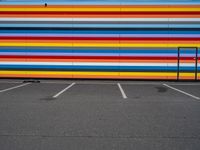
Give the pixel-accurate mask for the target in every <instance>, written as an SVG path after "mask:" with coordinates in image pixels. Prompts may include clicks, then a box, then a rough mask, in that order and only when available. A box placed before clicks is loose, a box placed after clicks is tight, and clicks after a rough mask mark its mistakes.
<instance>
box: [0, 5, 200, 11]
mask: <svg viewBox="0 0 200 150" xmlns="http://www.w3.org/2000/svg"><path fill="white" fill-rule="evenodd" d="M24 8H26V7H24ZM24 8H15V7H7V8H2V7H0V11H5V12H7V11H9V12H15V11H23V12H26V11H39V12H41V11H45V12H49V11H52V12H63V11H64V12H74V11H75V12H77V11H84V12H97V11H101V12H113V11H122V12H123V11H125V12H149V11H153V12H166V11H167V12H179V11H187V12H196V11H199V9H200V7H192V8H191V7H184V8H181V7H175V8H173V7H150V8H148V7H143V8H142V7H123V6H118V7H108V6H107V7H105V6H104V7H99V6H90V7H83V6H82V7H77V6H71V7H70V6H68V7H67V6H66V7H64V8H63V7H60V8H55V7H45V9H44V8H41V7H36V8H32V7H30V8H28V9H24Z"/></svg>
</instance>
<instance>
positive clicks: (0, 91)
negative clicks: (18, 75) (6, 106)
mask: <svg viewBox="0 0 200 150" xmlns="http://www.w3.org/2000/svg"><path fill="white" fill-rule="evenodd" d="M28 84H31V83H24V84H21V85H18V86H13V87H11V88H7V89H4V90H0V93H3V92H6V91H10V90H13V89H17V88H20V87H23V86H26V85H28Z"/></svg>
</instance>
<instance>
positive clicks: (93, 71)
mask: <svg viewBox="0 0 200 150" xmlns="http://www.w3.org/2000/svg"><path fill="white" fill-rule="evenodd" d="M178 47H197V48H199V47H200V4H193V5H179V4H176V5H139V4H132V5H79V4H76V5H69V4H63V5H61V4H59V5H55V4H52V5H47V6H46V7H45V6H44V5H41V4H38V5H37V4H33V5H19V4H18V5H12V4H9V5H6V4H0V77H22V78H24V77H25V78H111V79H177V70H178V65H177V62H178V57H177V56H178ZM180 52H181V54H180V57H181V58H180V60H179V62H180V65H179V70H180V73H179V76H180V79H194V77H195V73H194V72H195V60H194V57H195V54H194V49H192V48H184V50H183V51H180ZM199 55H200V50H199V49H198V54H197V56H198V58H197V59H198V63H197V65H198V66H197V69H198V70H200V62H199ZM197 78H198V79H200V73H198V74H197Z"/></svg>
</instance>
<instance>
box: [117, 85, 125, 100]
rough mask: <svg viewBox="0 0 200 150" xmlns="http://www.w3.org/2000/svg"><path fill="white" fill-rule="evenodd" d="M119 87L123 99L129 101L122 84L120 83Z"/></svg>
mask: <svg viewBox="0 0 200 150" xmlns="http://www.w3.org/2000/svg"><path fill="white" fill-rule="evenodd" d="M117 85H118V87H119V90H120V92H121V94H122V97H123V98H124V99H127V98H128V97H127V96H126V93H125V92H124V89H123V88H122V86H121V84H120V83H117Z"/></svg>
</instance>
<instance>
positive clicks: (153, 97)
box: [123, 84, 200, 103]
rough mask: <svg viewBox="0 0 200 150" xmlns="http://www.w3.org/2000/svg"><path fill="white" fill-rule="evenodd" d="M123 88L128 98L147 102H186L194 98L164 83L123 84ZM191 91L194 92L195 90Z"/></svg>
mask: <svg viewBox="0 0 200 150" xmlns="http://www.w3.org/2000/svg"><path fill="white" fill-rule="evenodd" d="M167 85H168V84H167ZM180 86H183V85H180ZM170 87H171V86H170ZM123 88H124V91H125V92H126V94H127V96H128V98H129V100H134V101H140V102H142V101H149V102H162V103H169V102H187V101H191V99H194V98H193V97H191V96H188V95H186V94H185V93H181V92H179V91H176V90H174V89H171V88H169V87H167V86H165V84H164V85H163V84H151V85H148V84H147V85H146V84H138V85H134V84H128V85H127V84H123ZM178 88H179V87H178ZM196 88H199V89H200V85H197V86H196ZM196 91H197V90H196ZM193 93H194V94H195V92H193Z"/></svg>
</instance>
